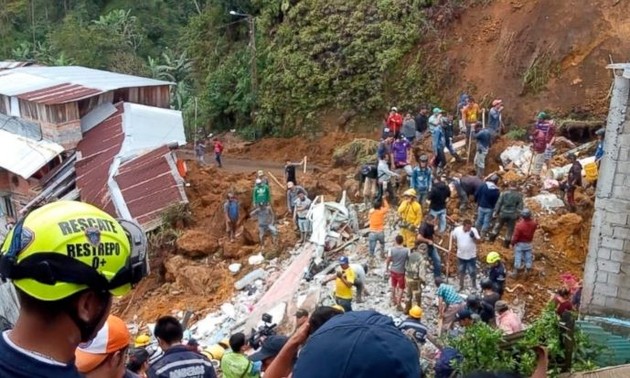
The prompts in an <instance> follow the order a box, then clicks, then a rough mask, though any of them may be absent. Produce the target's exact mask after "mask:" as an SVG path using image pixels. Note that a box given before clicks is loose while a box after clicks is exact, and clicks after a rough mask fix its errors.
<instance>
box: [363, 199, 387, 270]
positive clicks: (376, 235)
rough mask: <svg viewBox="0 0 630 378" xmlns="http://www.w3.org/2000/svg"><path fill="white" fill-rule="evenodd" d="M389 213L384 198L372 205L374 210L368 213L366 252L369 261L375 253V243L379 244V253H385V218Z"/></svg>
mask: <svg viewBox="0 0 630 378" xmlns="http://www.w3.org/2000/svg"><path fill="white" fill-rule="evenodd" d="M387 211H389V204H388V203H387V200H386V199H385V198H383V199H382V201H381V200H378V201H376V202H375V203H374V208H373V209H370V212H369V213H368V219H369V227H370V235H369V236H368V250H369V252H370V259H372V258H373V257H374V255H375V253H376V243H377V242H379V243H381V251H385V216H386V215H387Z"/></svg>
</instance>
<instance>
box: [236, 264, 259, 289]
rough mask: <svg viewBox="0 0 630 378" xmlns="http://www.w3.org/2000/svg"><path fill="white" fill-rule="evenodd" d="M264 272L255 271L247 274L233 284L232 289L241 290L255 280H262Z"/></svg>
mask: <svg viewBox="0 0 630 378" xmlns="http://www.w3.org/2000/svg"><path fill="white" fill-rule="evenodd" d="M265 274H266V273H265V271H264V270H262V269H256V270H254V271H252V272H249V273H247V274H246V275H245V277H243V278H241V279H240V280H238V281H236V282H235V283H234V288H235V289H236V290H242V289H244V288H245V287H246V286H247V285H249V284H250V283H252V282H254V281H255V280H257V279H260V278H263V277H264V276H265Z"/></svg>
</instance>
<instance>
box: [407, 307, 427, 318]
mask: <svg viewBox="0 0 630 378" xmlns="http://www.w3.org/2000/svg"><path fill="white" fill-rule="evenodd" d="M422 314H424V312H423V311H422V309H421V308H420V306H417V305H416V306H413V307H412V308H411V309H410V310H409V316H411V317H412V318H414V319H421V318H422Z"/></svg>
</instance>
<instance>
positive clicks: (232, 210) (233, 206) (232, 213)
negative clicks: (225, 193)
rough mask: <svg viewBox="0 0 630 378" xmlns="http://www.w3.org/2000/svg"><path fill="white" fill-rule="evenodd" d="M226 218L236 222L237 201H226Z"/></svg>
mask: <svg viewBox="0 0 630 378" xmlns="http://www.w3.org/2000/svg"><path fill="white" fill-rule="evenodd" d="M228 217H229V218H230V219H231V220H232V221H237V220H238V201H228Z"/></svg>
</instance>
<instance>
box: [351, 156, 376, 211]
mask: <svg viewBox="0 0 630 378" xmlns="http://www.w3.org/2000/svg"><path fill="white" fill-rule="evenodd" d="M377 178H378V169H377V168H376V165H375V164H366V165H364V166H363V167H361V169H360V171H359V174H358V180H359V183H360V186H359V193H361V194H362V195H363V203H364V204H365V205H366V206H367V205H368V204H371V203H372V201H374V198H375V197H376V182H377ZM359 193H357V194H356V196H357V197H358V196H359Z"/></svg>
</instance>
